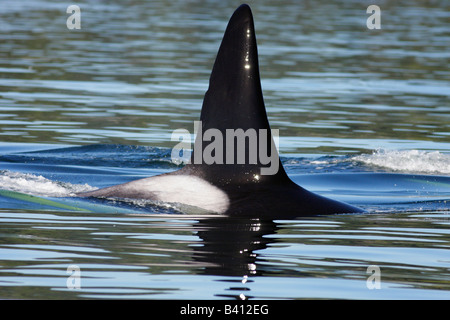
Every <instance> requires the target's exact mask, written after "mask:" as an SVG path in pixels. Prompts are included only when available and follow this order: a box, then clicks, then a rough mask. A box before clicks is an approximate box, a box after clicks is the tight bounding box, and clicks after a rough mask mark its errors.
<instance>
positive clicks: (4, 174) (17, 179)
mask: <svg viewBox="0 0 450 320" xmlns="http://www.w3.org/2000/svg"><path fill="white" fill-rule="evenodd" d="M0 189H3V190H9V191H17V192H21V193H26V194H31V195H34V196H42V197H70V196H74V195H75V194H76V193H78V192H85V191H92V190H95V189H96V188H93V187H91V186H89V185H87V184H84V185H80V184H72V183H67V182H59V181H52V180H49V179H47V178H45V177H43V176H41V175H39V176H37V175H34V174H30V173H21V172H12V171H9V170H3V171H0Z"/></svg>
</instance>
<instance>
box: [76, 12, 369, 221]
mask: <svg viewBox="0 0 450 320" xmlns="http://www.w3.org/2000/svg"><path fill="white" fill-rule="evenodd" d="M200 120H201V122H202V128H201V130H202V131H201V133H205V132H206V131H207V130H208V129H216V130H218V131H219V132H220V133H222V135H223V137H225V136H226V130H227V129H238V128H239V129H243V130H244V131H246V130H248V129H255V130H256V131H257V132H259V130H261V129H262V130H264V129H265V130H267V132H268V136H269V139H268V140H267V141H268V142H267V144H268V146H267V148H269V147H271V146H273V138H272V136H271V134H270V126H269V121H268V119H267V114H266V109H265V105H264V99H263V94H262V89H261V82H260V76H259V65H258V52H257V44H256V37H255V30H254V24H253V16H252V12H251V10H250V7H249V6H248V5H245V4H244V5H241V6H240V7H239V8H237V9H236V11H235V12H234V14H233V16H232V17H231V19H230V21H229V23H228V26H227V29H226V31H225V34H224V37H223V40H222V43H221V45H220V48H219V52H218V54H217V57H216V61H215V63H214V67H213V70H212V73H211V77H210V82H209V88H208V91H207V92H206V94H205V97H204V101H203V106H202V111H201V116H200ZM197 136H198V137H199V136H200V135H199V134H197ZM199 140H200V139H197V140H196V141H195V144H194V150H193V154H192V159H191V163H190V164H187V165H186V166H184V167H183V168H182V169H180V170H178V171H175V172H171V173H167V174H163V175H159V176H154V177H150V178H145V179H140V180H136V181H132V182H129V183H125V184H121V185H116V186H112V187H108V188H104V189H100V190H96V191H93V192H88V193H83V194H79V196H84V197H86V196H92V197H107V198H109V197H113V198H132V199H150V200H156V201H162V202H173V203H182V204H186V205H190V206H194V207H198V208H202V209H204V210H206V211H213V212H218V213H222V214H226V215H245V216H254V217H264V218H275V219H276V218H294V217H301V216H312V215H323V214H336V213H358V212H363V210H361V209H359V208H356V207H354V206H351V205H348V204H345V203H342V202H338V201H335V200H331V199H328V198H325V197H322V196H319V195H316V194H314V193H312V192H309V191H307V190H305V189H304V188H302V187H300V186H298V185H297V184H295V183H294V182H293V181H292V180H291V179H290V178H289V177H288V175H287V174H286V172H285V171H284V168H283V166H282V164H281V162H280V160H279V158H278V154H277V153H276V152H277V151H276V149H273V150H274V152H275V153H276V157H275V158H274V159H276V160H274V161H277V162H278V171H277V172H276V174H266V175H262V174H261V167H267V162H266V163H265V164H263V163H262V162H261V161H260V159H259V158H258V159H257V161H256V162H254V163H251V164H249V163H247V162H249V161H246V163H245V164H236V162H234V163H235V164H227V162H226V159H225V158H226V150H225V149H224V150H223V156H222V157H223V161H217V162H216V163H213V164H206V163H204V162H202V163H200V162H196V161H194V160H195V159H194V156H195V154H196V153H197V155H198V154H201V153H202V152H203V151H204V149H205V148H206V147H207V146H208V142H207V141H206V142H205V141H203V142H202V141H199ZM211 143H212V142H211ZM224 145H225V143H224ZM236 149H237V148H235V150H236ZM259 149H260V146H259V145H258V148H257V150H258V151H259ZM268 150H271V149H268ZM248 152H249V150H248V145H246V154H247V155H248ZM275 153H274V155H275ZM269 154H270V153H269ZM235 156H236V155H235Z"/></svg>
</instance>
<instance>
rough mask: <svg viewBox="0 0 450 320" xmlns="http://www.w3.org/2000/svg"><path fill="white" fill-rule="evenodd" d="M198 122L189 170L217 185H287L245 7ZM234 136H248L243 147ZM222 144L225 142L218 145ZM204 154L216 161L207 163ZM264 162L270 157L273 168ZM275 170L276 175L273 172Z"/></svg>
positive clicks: (226, 39) (232, 26)
mask: <svg viewBox="0 0 450 320" xmlns="http://www.w3.org/2000/svg"><path fill="white" fill-rule="evenodd" d="M200 120H201V128H199V129H198V130H197V138H196V141H195V144H194V151H193V153H192V158H191V169H194V168H192V166H195V169H194V171H195V172H196V173H197V174H200V175H202V176H203V177H204V178H206V179H207V180H209V181H211V182H215V183H217V184H236V183H237V184H242V183H248V182H257V183H262V182H264V181H266V182H269V181H270V182H272V183H273V182H274V181H275V180H279V179H280V178H281V179H288V178H287V175H286V173H285V172H284V169H283V167H282V165H281V162H280V161H279V157H278V152H277V150H276V148H275V144H274V141H273V137H272V133H271V130H270V126H269V121H268V119H267V114H266V108H265V105H264V99H263V94H262V89H261V80H260V75H259V63H258V49H257V44H256V36H255V28H254V22H253V15H252V12H251V9H250V7H249V6H248V5H246V4H243V5H241V6H240V7H239V8H237V9H236V11H235V12H234V14H233V15H232V17H231V18H230V21H229V23H228V26H227V28H226V30H225V34H224V36H223V39H222V43H221V45H220V48H219V51H218V53H217V57H216V60H215V63H214V66H213V69H212V73H211V77H210V81H209V88H208V91H207V92H206V94H205V97H204V100H203V106H202V111H201V116H200ZM211 129H212V131H210V132H209V133H210V134H209V135H208V134H207V135H206V136H207V137H206V136H205V134H206V133H207V132H208V130H211ZM233 130H234V131H235V133H242V132H244V133H246V134H248V136H246V137H245V139H244V140H245V145H244V146H243V145H242V143H241V144H239V142H238V141H237V140H239V138H236V137H231V136H228V134H229V133H230V131H233ZM238 130H239V132H238ZM211 133H213V134H212V135H211ZM254 133H256V134H257V142H255V140H254V139H253V140H252V138H253V136H252V134H254ZM216 134H217V135H216ZM264 134H266V136H264ZM219 135H220V136H221V137H219ZM205 138H206V139H205ZM219 138H221V139H222V141H218V140H219ZM264 138H265V140H264ZM205 140H208V141H205ZM209 141H211V142H209ZM264 141H265V143H264ZM220 142H222V145H220ZM241 142H242V140H241ZM213 144H214V145H213ZM230 145H233V146H234V148H233V149H231V150H230V149H229V148H228V147H229V146H230ZM214 148H215V150H214V151H212V150H213V149H214ZM262 149H265V150H262ZM211 152H212V153H211ZM239 152H241V154H240V155H239V154H238V153H239ZM206 154H207V155H209V156H210V158H213V159H210V160H209V161H205V158H204V156H205V155H206ZM242 154H244V158H245V162H244V163H242ZM255 156H256V158H255ZM264 156H268V157H270V163H269V164H268V163H267V160H268V159H267V157H264ZM240 157H241V158H240ZM264 158H265V159H264ZM255 159H256V160H255ZM275 161H276V163H274V162H275ZM268 167H269V169H268V170H266V173H267V172H269V174H264V173H263V174H262V175H261V168H266V169H267V168H268ZM275 167H276V168H275ZM273 169H276V171H274V172H270V171H271V170H272V171H273ZM263 170H264V169H263Z"/></svg>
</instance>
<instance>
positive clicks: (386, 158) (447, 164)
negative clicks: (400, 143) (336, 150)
mask: <svg viewBox="0 0 450 320" xmlns="http://www.w3.org/2000/svg"><path fill="white" fill-rule="evenodd" d="M350 160H351V161H357V162H361V163H363V164H365V165H370V166H377V167H382V168H385V169H389V170H393V171H399V172H405V173H406V172H407V173H425V174H444V175H447V174H450V155H448V154H444V153H441V152H439V151H420V150H376V151H374V152H373V153H372V154H362V155H358V156H354V157H352V158H350Z"/></svg>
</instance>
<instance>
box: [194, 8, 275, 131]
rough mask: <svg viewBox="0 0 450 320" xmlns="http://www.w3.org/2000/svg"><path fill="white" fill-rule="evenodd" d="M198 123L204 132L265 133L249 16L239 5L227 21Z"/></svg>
mask: <svg viewBox="0 0 450 320" xmlns="http://www.w3.org/2000/svg"><path fill="white" fill-rule="evenodd" d="M200 119H201V121H202V123H203V128H204V129H209V128H218V129H229V128H242V129H248V128H255V129H262V128H264V129H269V122H268V120H267V115H266V108H265V106H264V100H263V94H262V90H261V80H260V76H259V63H258V48H257V45H256V36H255V28H254V23H253V16H252V12H251V10H250V7H249V6H248V5H245V4H243V5H241V6H240V7H239V8H237V9H236V11H235V12H234V14H233V15H232V17H231V18H230V21H229V23H228V26H227V28H226V31H225V34H224V36H223V39H222V43H221V45H220V48H219V51H218V53H217V57H216V60H215V63H214V67H213V69H212V73H211V77H210V81H209V88H208V91H207V92H206V94H205V98H204V100H203V108H202V113H201V116H200Z"/></svg>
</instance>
